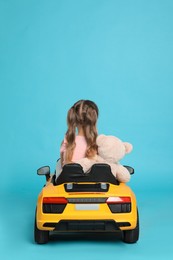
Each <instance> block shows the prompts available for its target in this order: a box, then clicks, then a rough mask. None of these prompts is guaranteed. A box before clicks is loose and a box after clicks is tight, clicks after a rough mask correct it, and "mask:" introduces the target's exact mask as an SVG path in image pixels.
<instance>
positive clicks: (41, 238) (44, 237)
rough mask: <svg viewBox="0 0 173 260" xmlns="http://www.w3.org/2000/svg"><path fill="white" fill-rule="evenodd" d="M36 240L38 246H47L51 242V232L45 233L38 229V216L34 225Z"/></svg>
mask: <svg viewBox="0 0 173 260" xmlns="http://www.w3.org/2000/svg"><path fill="white" fill-rule="evenodd" d="M34 239H35V242H36V243H37V244H46V243H47V242H48V241H49V231H44V230H40V229H38V228H37V221H36V214H35V224H34Z"/></svg>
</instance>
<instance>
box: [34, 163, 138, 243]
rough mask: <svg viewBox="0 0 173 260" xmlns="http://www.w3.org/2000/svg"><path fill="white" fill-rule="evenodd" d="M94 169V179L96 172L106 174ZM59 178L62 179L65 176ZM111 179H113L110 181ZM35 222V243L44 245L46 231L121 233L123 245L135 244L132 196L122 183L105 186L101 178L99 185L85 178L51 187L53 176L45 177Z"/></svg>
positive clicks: (133, 199)
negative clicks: (45, 180) (126, 243)
mask: <svg viewBox="0 0 173 260" xmlns="http://www.w3.org/2000/svg"><path fill="white" fill-rule="evenodd" d="M95 166H96V167H95V168H98V169H96V170H97V174H98V175H99V169H101V170H102V173H104V167H106V168H105V169H106V171H108V169H109V166H108V165H99V167H100V168H99V167H97V165H95ZM70 167H72V166H70ZM77 167H78V165H77ZM109 170H110V169H109ZM68 172H69V170H68ZM74 172H75V171H74ZM61 174H62V175H63V174H64V176H65V174H66V173H63V172H62V173H61ZM73 174H74V173H72V176H73ZM79 174H80V173H79ZM79 174H77V176H79ZM109 174H111V172H110V173H109ZM69 176H70V172H69ZM112 177H113V175H112V176H110V179H111V178H112ZM60 178H62V176H61V177H60ZM69 178H70V177H69ZM113 178H114V177H113ZM113 178H112V179H111V180H113ZM91 180H92V178H91ZM35 219H36V220H35V241H36V242H37V243H46V242H48V240H49V231H56V232H117V231H122V232H124V237H125V238H124V242H128V243H134V242H136V241H137V240H138V236H139V218H138V210H137V203H136V197H135V194H134V193H133V191H132V190H131V188H130V187H129V186H127V185H126V184H125V183H118V182H117V181H114V180H113V183H112V181H109V180H108V182H106V181H105V177H104V178H102V180H101V181H100V182H99V181H98V180H96V179H94V181H90V179H88V177H87V181H86V180H85V177H84V178H83V179H82V178H81V177H77V178H75V177H72V179H70V181H69V180H68V178H66V179H65V182H63V181H62V180H60V181H59V183H58V182H57V183H55V175H53V176H50V177H48V178H47V182H46V184H45V186H44V187H43V189H42V191H41V192H40V194H39V196H38V202H37V208H36V218H35ZM129 237H130V238H129Z"/></svg>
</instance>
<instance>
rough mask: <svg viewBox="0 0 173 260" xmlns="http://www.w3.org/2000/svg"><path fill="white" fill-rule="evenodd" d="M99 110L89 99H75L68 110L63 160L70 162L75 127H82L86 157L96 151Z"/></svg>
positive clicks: (73, 145)
mask: <svg viewBox="0 0 173 260" xmlns="http://www.w3.org/2000/svg"><path fill="white" fill-rule="evenodd" d="M98 114H99V110H98V107H97V105H96V104H95V103H94V102H93V101H90V100H79V101H77V102H76V103H75V104H74V105H73V106H72V107H71V108H70V109H69V111H68V114H67V125H68V129H67V132H66V141H67V147H66V152H65V158H64V159H65V162H66V163H68V162H71V159H72V156H73V151H74V148H75V146H76V144H75V136H76V128H77V127H82V128H83V131H84V136H85V139H86V142H87V150H86V155H85V156H86V157H88V158H90V157H92V156H94V155H95V154H96V153H97V144H96V138H97V135H98V133H97V128H96V123H97V118H98Z"/></svg>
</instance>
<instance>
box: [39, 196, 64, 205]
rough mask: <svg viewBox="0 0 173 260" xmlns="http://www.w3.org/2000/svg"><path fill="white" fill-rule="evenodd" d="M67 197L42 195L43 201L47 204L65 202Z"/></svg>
mask: <svg viewBox="0 0 173 260" xmlns="http://www.w3.org/2000/svg"><path fill="white" fill-rule="evenodd" d="M67 202H68V201H67V199H66V198H63V197H44V198H43V203H47V204H67Z"/></svg>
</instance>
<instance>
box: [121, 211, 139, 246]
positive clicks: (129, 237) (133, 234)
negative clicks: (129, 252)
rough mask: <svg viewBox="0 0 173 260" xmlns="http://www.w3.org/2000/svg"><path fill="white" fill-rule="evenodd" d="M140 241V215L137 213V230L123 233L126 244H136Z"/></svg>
mask: <svg viewBox="0 0 173 260" xmlns="http://www.w3.org/2000/svg"><path fill="white" fill-rule="evenodd" d="M138 239H139V214H138V211H137V225H136V227H135V229H132V230H124V231H123V241H124V242H125V243H136V242H137V241H138Z"/></svg>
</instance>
